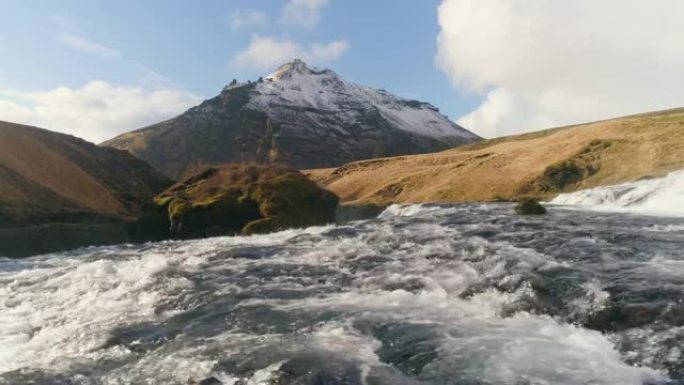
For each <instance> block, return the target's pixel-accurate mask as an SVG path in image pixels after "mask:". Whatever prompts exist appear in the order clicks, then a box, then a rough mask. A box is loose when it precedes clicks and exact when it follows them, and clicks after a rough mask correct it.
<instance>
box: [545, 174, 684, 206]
mask: <svg viewBox="0 0 684 385" xmlns="http://www.w3.org/2000/svg"><path fill="white" fill-rule="evenodd" d="M550 203H552V204H558V205H567V206H571V207H576V208H581V209H588V210H594V211H615V212H632V213H636V214H646V215H657V216H677V217H684V170H681V171H676V172H672V173H670V174H668V175H667V176H665V177H664V178H658V179H648V180H641V181H637V182H631V183H624V184H620V185H615V186H604V187H597V188H593V189H588V190H582V191H576V192H573V193H567V194H561V195H559V196H558V197H556V198H555V199H554V200H552V201H551V202H550Z"/></svg>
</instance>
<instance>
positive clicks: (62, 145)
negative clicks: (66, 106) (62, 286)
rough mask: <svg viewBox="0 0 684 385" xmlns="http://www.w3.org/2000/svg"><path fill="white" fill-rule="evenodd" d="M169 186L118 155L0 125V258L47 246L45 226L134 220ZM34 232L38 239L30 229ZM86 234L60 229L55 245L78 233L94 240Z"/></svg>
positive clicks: (149, 169)
mask: <svg viewBox="0 0 684 385" xmlns="http://www.w3.org/2000/svg"><path fill="white" fill-rule="evenodd" d="M170 184H171V181H170V180H169V179H167V178H166V177H164V176H163V175H161V174H160V173H159V172H157V171H155V170H154V169H153V168H152V167H150V166H148V165H147V164H145V163H144V162H143V161H141V160H139V159H137V158H135V157H133V156H132V155H130V154H129V153H127V152H125V151H121V150H117V149H114V148H107V147H98V146H96V145H94V144H92V143H89V142H86V141H84V140H81V139H78V138H75V137H72V136H69V135H64V134H59V133H55V132H51V131H47V130H43V129H40V128H36V127H29V126H23V125H19V124H13V123H7V122H0V255H7V254H6V253H5V252H6V251H7V250H8V249H9V248H10V246H11V245H10V243H12V245H13V246H12V247H13V248H14V247H16V248H24V247H27V246H31V243H36V242H38V243H40V241H41V240H40V239H37V238H41V239H45V238H49V237H50V235H49V234H46V233H45V231H46V230H45V229H46V227H48V226H49V225H50V224H57V223H59V224H60V226H62V225H64V224H79V226H80V225H81V224H83V223H85V222H88V223H89V224H92V223H99V224H102V223H105V222H107V223H110V222H111V221H117V220H118V221H124V220H132V219H136V218H139V217H140V216H142V215H144V214H145V212H146V211H147V210H148V209H149V208H151V207H152V200H153V198H154V196H155V195H156V194H157V193H159V192H160V191H162V190H164V188H166V187H168V186H169V185H170ZM36 225H39V226H41V229H42V230H41V231H43V233H42V235H41V234H39V232H38V231H36V229H34V228H33V226H36ZM88 226H90V225H88ZM88 226H86V227H80V228H79V227H78V226H76V227H73V226H71V227H69V230H68V231H66V230H64V228H63V227H60V230H59V235H55V237H56V238H69V237H76V236H77V235H78V234H77V233H78V232H83V230H84V229H86V230H93V233H94V232H95V230H94V229H95V227H92V226H91V227H88ZM17 228H25V229H27V230H26V231H24V230H21V231H19V230H16V229H17ZM111 229H112V228H109V227H108V229H107V231H109V230H111ZM65 231H66V232H65ZM117 231H118V230H117ZM105 238H106V237H105Z"/></svg>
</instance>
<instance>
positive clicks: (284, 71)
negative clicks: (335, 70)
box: [266, 59, 330, 80]
mask: <svg viewBox="0 0 684 385" xmlns="http://www.w3.org/2000/svg"><path fill="white" fill-rule="evenodd" d="M329 71H330V70H327V69H326V70H323V71H319V70H318V69H316V68H313V67H309V66H308V65H307V64H306V63H305V62H304V61H303V60H301V59H294V60H293V61H291V62H288V63H285V64H283V65H281V66H280V67H278V69H277V70H276V71H275V72H274V73H272V74H270V75H268V76H266V79H268V80H282V79H292V77H293V76H294V75H297V74H298V75H314V74H319V73H322V72H329Z"/></svg>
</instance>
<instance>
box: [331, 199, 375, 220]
mask: <svg viewBox="0 0 684 385" xmlns="http://www.w3.org/2000/svg"><path fill="white" fill-rule="evenodd" d="M385 208H386V206H383V205H376V204H372V203H369V204H361V205H353V204H344V205H339V206H338V207H337V210H336V212H335V221H336V222H337V223H345V222H351V221H358V220H363V219H372V218H375V217H377V216H378V215H380V213H381V212H383V210H385Z"/></svg>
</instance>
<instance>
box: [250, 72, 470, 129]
mask: <svg viewBox="0 0 684 385" xmlns="http://www.w3.org/2000/svg"><path fill="white" fill-rule="evenodd" d="M251 106H254V107H257V108H262V109H265V110H267V111H268V112H269V113H270V114H272V115H273V116H275V117H276V118H277V117H279V115H281V114H280V113H281V112H283V110H285V109H287V108H288V107H289V108H292V107H295V108H300V109H301V108H310V109H316V110H319V112H321V111H323V112H327V113H329V114H335V115H336V117H337V118H338V119H341V120H343V121H345V122H353V121H359V120H361V119H362V115H363V114H364V113H365V112H367V111H368V110H372V109H375V110H377V111H378V112H379V113H380V114H381V115H382V117H384V118H385V119H386V120H388V121H389V122H391V123H392V124H393V125H394V126H395V127H396V128H398V129H400V130H404V131H407V132H411V133H414V134H418V135H424V136H429V137H432V138H436V139H443V138H448V137H451V138H453V137H458V138H464V139H477V138H478V137H477V135H475V134H473V133H471V132H469V131H467V130H465V129H464V128H462V127H460V126H458V125H457V124H455V123H454V122H452V121H450V120H449V119H448V118H447V117H446V116H444V115H442V114H440V113H439V110H438V109H437V108H435V107H434V106H432V105H431V104H429V103H424V102H419V101H415V100H407V99H403V98H400V97H397V96H395V95H392V94H390V93H388V92H387V91H385V90H378V89H374V88H370V87H365V86H361V85H357V84H353V83H348V82H345V81H344V80H343V79H342V78H340V76H339V75H337V74H336V73H335V72H334V71H331V70H329V69H324V70H317V69H314V68H309V67H308V66H307V65H306V64H305V63H304V62H302V61H301V60H295V61H294V62H291V63H287V64H284V65H283V66H281V67H280V68H279V69H278V70H277V71H276V72H274V73H272V74H271V75H269V76H267V77H265V78H264V81H263V82H259V83H258V84H257V86H256V88H255V90H254V91H253V97H252V99H251Z"/></svg>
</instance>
